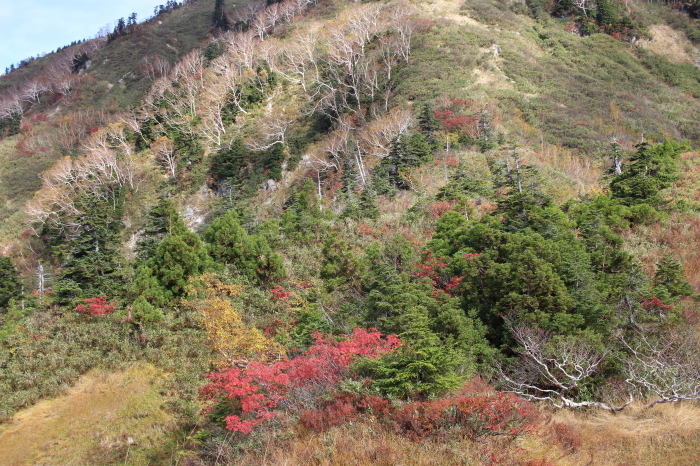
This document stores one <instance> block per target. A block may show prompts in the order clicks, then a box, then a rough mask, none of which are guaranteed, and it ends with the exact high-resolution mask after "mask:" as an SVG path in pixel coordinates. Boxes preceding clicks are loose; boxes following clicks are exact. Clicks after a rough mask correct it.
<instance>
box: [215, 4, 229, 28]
mask: <svg viewBox="0 0 700 466" xmlns="http://www.w3.org/2000/svg"><path fill="white" fill-rule="evenodd" d="M214 26H216V27H217V28H219V29H223V30H227V29H228V28H229V22H228V17H227V16H226V10H225V8H224V0H216V3H215V4H214Z"/></svg>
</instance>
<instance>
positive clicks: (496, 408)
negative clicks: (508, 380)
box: [393, 392, 539, 440]
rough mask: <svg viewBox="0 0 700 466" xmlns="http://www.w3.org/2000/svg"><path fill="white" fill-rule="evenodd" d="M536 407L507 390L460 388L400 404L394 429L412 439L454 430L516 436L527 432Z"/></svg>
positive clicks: (472, 435) (473, 435)
mask: <svg viewBox="0 0 700 466" xmlns="http://www.w3.org/2000/svg"><path fill="white" fill-rule="evenodd" d="M538 420H539V411H537V409H536V408H535V406H534V405H533V404H532V403H530V402H527V401H524V400H521V399H520V398H518V397H516V396H515V395H513V394H510V393H492V394H466V393H465V392H461V393H458V394H455V395H453V396H450V397H447V398H443V399H440V400H436V401H423V402H416V403H410V404H406V405H404V406H402V407H401V408H400V409H398V410H397V411H396V413H395V414H394V415H393V422H394V425H395V426H396V429H397V430H398V431H399V432H401V433H403V434H405V435H408V436H409V437H411V438H413V439H414V440H421V439H423V438H425V437H427V436H429V435H435V434H445V433H446V432H447V431H449V430H454V431H455V432H457V433H459V434H460V435H462V436H467V437H470V438H478V437H485V436H490V435H506V436H517V435H519V434H521V433H523V432H529V431H531V430H532V428H533V427H534V424H535V423H536V421H538Z"/></svg>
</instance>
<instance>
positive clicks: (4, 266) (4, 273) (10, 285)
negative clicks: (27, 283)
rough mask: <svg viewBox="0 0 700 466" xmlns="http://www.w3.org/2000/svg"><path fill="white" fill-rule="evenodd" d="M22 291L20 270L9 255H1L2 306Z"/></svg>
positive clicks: (0, 293)
mask: <svg viewBox="0 0 700 466" xmlns="http://www.w3.org/2000/svg"><path fill="white" fill-rule="evenodd" d="M21 291H22V284H21V283H20V281H19V272H18V271H17V269H16V268H15V266H14V264H13V263H12V260H11V259H10V258H9V257H0V308H3V307H5V306H7V304H8V303H9V302H10V300H11V299H13V298H16V297H18V296H19V295H20V293H21Z"/></svg>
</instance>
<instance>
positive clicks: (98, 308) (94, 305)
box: [75, 296, 116, 317]
mask: <svg viewBox="0 0 700 466" xmlns="http://www.w3.org/2000/svg"><path fill="white" fill-rule="evenodd" d="M83 302H84V303H85V304H87V306H83V305H82V304H78V307H76V308H75V310H76V311H78V312H81V313H83V314H89V315H91V316H96V317H101V316H106V315H108V314H111V313H112V312H114V311H115V309H116V306H115V304H114V303H109V302H107V296H99V297H97V298H88V299H85V300H83Z"/></svg>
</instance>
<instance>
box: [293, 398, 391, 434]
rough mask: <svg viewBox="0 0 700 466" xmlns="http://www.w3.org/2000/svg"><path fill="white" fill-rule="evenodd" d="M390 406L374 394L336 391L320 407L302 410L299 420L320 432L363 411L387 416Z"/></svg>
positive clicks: (354, 417) (349, 420) (349, 419)
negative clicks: (353, 393)
mask: <svg viewBox="0 0 700 466" xmlns="http://www.w3.org/2000/svg"><path fill="white" fill-rule="evenodd" d="M390 406H391V405H390V404H389V401H387V400H385V399H384V398H381V397H379V396H376V395H349V394H347V393H336V394H335V395H334V397H333V399H332V400H331V401H328V402H326V403H324V405H323V406H321V407H320V408H317V409H310V410H306V411H304V412H302V413H301V417H300V419H299V421H300V422H301V425H303V426H304V427H306V428H307V429H310V430H314V431H316V432H322V431H324V430H326V429H328V428H329V427H332V426H337V425H342V424H346V423H348V422H351V421H354V420H356V419H357V418H358V417H359V416H360V415H361V414H365V413H371V414H373V415H374V416H377V417H380V418H382V417H386V418H388V417H389V416H390V414H389V410H390Z"/></svg>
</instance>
